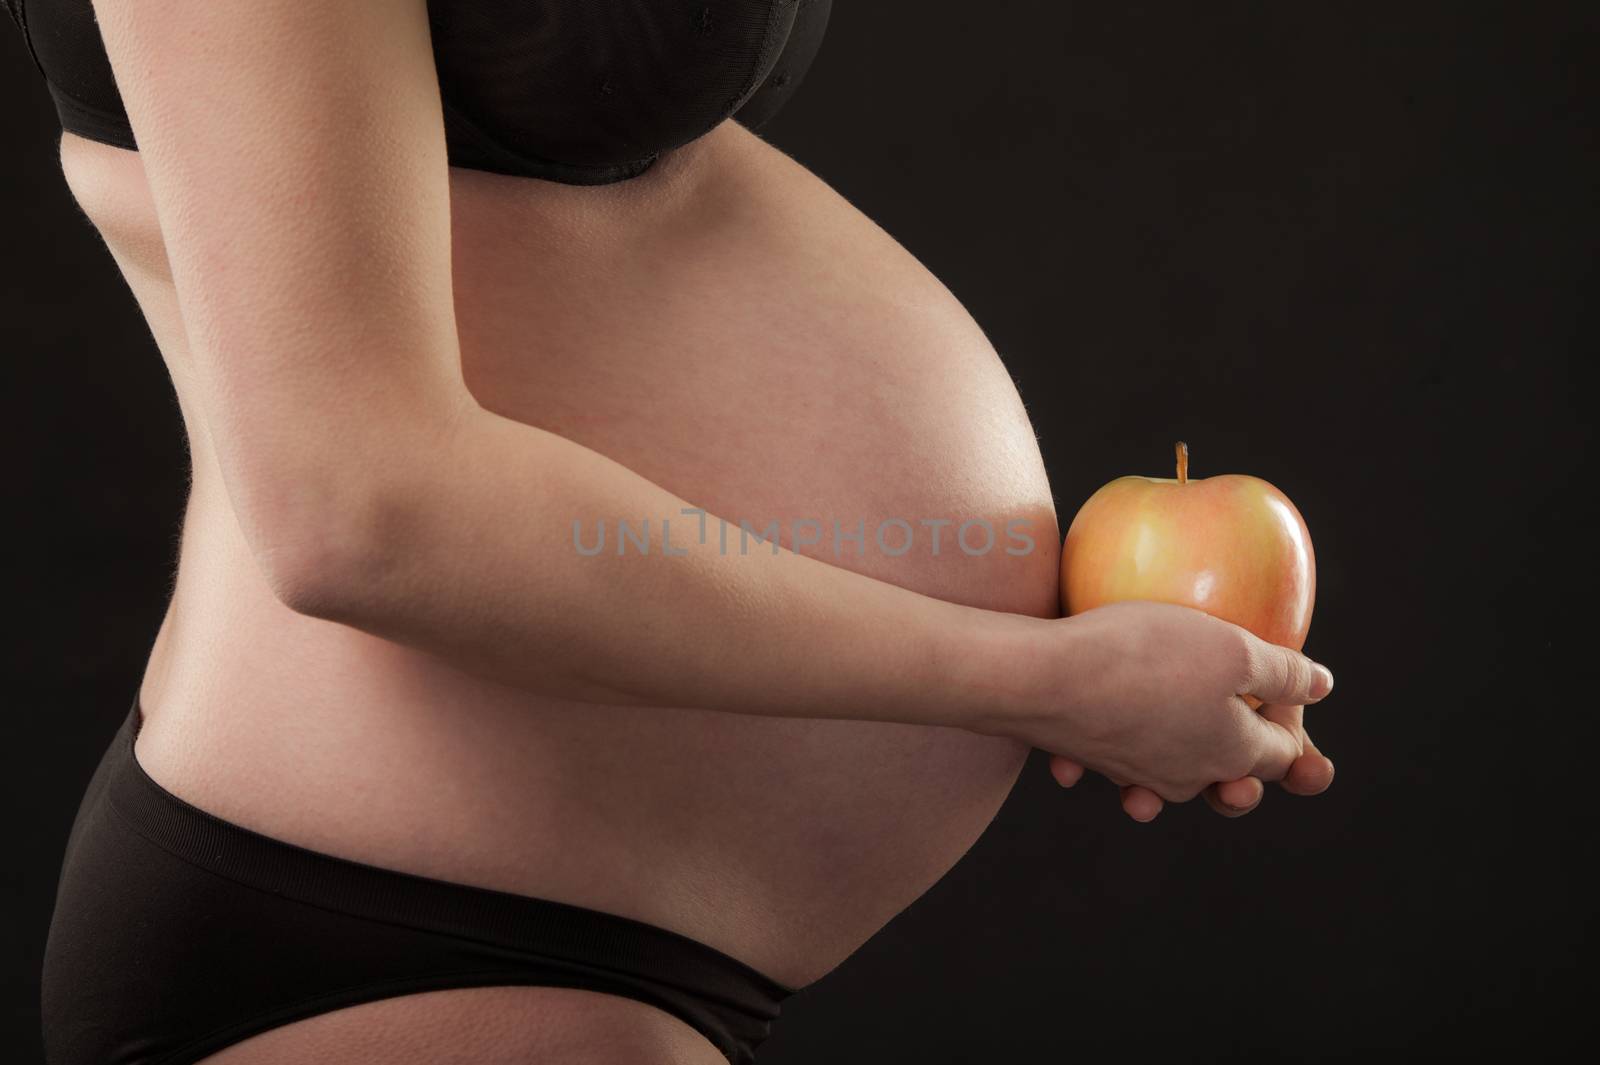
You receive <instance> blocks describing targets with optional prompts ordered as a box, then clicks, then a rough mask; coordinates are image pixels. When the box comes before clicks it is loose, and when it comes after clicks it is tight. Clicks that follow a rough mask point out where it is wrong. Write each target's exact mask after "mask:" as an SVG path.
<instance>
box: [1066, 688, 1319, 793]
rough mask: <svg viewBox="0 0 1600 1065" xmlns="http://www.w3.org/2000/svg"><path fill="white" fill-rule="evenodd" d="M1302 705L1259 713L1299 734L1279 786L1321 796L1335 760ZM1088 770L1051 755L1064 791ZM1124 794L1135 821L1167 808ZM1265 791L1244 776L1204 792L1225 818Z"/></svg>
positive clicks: (1146, 790)
mask: <svg viewBox="0 0 1600 1065" xmlns="http://www.w3.org/2000/svg"><path fill="white" fill-rule="evenodd" d="M1304 710H1305V707H1303V706H1263V707H1261V709H1260V710H1258V711H1256V712H1257V713H1259V714H1262V715H1264V716H1266V717H1268V718H1270V719H1272V720H1274V721H1277V722H1278V723H1279V724H1280V725H1283V726H1284V727H1285V728H1287V729H1290V730H1291V731H1298V733H1299V735H1300V738H1301V740H1302V742H1303V743H1304V745H1305V751H1304V753H1303V754H1301V755H1300V757H1299V758H1296V759H1295V761H1294V765H1293V766H1291V767H1290V768H1289V774H1288V775H1287V776H1285V777H1284V778H1283V779H1282V780H1280V781H1278V784H1279V785H1280V786H1281V787H1282V788H1283V790H1284V791H1287V792H1288V793H1289V794H1291V795H1320V794H1322V793H1323V792H1324V791H1327V790H1328V788H1329V787H1330V786H1331V785H1332V784H1333V761H1332V760H1331V759H1329V758H1328V756H1327V755H1325V754H1323V753H1322V752H1321V751H1319V750H1318V749H1317V745H1316V744H1315V743H1313V742H1312V740H1311V735H1310V733H1308V732H1306V731H1305V727H1304V725H1303V724H1302V715H1303V712H1304ZM1084 772H1085V769H1084V767H1083V766H1081V765H1079V764H1078V763H1077V762H1074V761H1073V760H1072V759H1070V758H1063V757H1062V756H1061V755H1059V754H1053V755H1051V756H1050V775H1051V776H1053V777H1054V778H1055V781H1056V783H1057V784H1060V785H1061V786H1062V787H1063V788H1070V787H1072V786H1073V785H1075V784H1077V783H1078V781H1080V780H1082V779H1083V774H1084ZM1120 790H1121V792H1122V809H1123V811H1124V812H1125V813H1127V815H1128V816H1129V817H1131V818H1133V819H1134V820H1135V821H1153V820H1155V818H1156V815H1157V814H1159V813H1160V812H1161V810H1162V808H1163V807H1164V806H1165V805H1166V803H1165V802H1163V801H1162V799H1161V796H1159V795H1157V794H1156V793H1155V792H1153V791H1151V790H1150V789H1149V788H1142V787H1139V786H1138V785H1136V784H1135V785H1128V786H1125V787H1123V788H1122V789H1120ZM1265 794H1266V788H1265V786H1264V785H1263V784H1262V783H1261V780H1260V779H1259V778H1257V777H1244V778H1242V779H1240V780H1230V781H1226V782H1224V783H1221V784H1212V785H1211V786H1210V787H1208V788H1206V789H1205V791H1203V792H1201V795H1202V796H1203V797H1204V798H1205V800H1206V805H1208V806H1210V807H1211V808H1212V809H1213V810H1215V811H1216V812H1217V813H1219V814H1221V815H1222V816H1223V817H1243V816H1244V815H1245V814H1247V813H1250V812H1251V811H1252V810H1254V809H1255V808H1256V807H1257V806H1259V805H1260V804H1261V800H1262V798H1263V797H1264V796H1265Z"/></svg>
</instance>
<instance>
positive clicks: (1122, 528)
mask: <svg viewBox="0 0 1600 1065" xmlns="http://www.w3.org/2000/svg"><path fill="white" fill-rule="evenodd" d="M1176 447H1177V455H1178V476H1177V477H1176V478H1168V477H1136V476H1129V477H1118V478H1117V479H1116V480H1114V481H1112V482H1111V483H1110V484H1107V485H1105V486H1104V487H1102V488H1101V489H1100V490H1099V491H1097V492H1095V494H1094V495H1092V496H1090V497H1089V499H1088V501H1087V502H1086V503H1084V504H1083V506H1082V507H1081V508H1080V509H1079V510H1078V513H1077V516H1075V517H1074V518H1073V519H1072V525H1071V526H1070V527H1069V528H1068V529H1067V538H1066V542H1065V543H1064V544H1063V546H1062V549H1061V604H1062V606H1063V608H1064V609H1065V610H1066V612H1067V613H1068V614H1080V613H1082V612H1083V611H1085V610H1092V609H1094V608H1095V607H1097V606H1104V605H1105V604H1107V603H1115V602H1120V601H1123V600H1127V599H1151V600H1155V601H1157V602H1163V603H1179V604H1182V605H1183V606H1190V607H1194V608H1196V609H1198V610H1204V611H1205V612H1206V613H1208V614H1211V615H1213V616H1214V617H1219V618H1222V619H1223V620H1225V621H1231V622H1233V623H1234V624H1235V625H1241V626H1243V627H1244V628H1246V629H1249V630H1250V631H1251V632H1253V633H1255V634H1256V635H1257V636H1259V637H1261V638H1262V639H1263V640H1268V641H1270V642H1272V643H1277V644H1283V645H1284V646H1286V647H1292V648H1294V649H1295V650H1296V651H1298V650H1301V649H1302V648H1303V647H1304V646H1305V642H1306V632H1307V631H1308V630H1309V629H1310V628H1311V606H1312V601H1313V600H1314V599H1315V597H1316V588H1317V568H1316V557H1315V555H1313V554H1312V551H1311V533H1310V531H1309V530H1307V528H1306V523H1305V519H1304V518H1302V517H1301V516H1300V512H1299V511H1298V510H1296V509H1295V505H1294V504H1293V503H1291V502H1289V497H1288V496H1286V495H1284V494H1283V493H1282V492H1280V491H1278V489H1276V488H1274V487H1273V486H1272V485H1271V484H1268V483H1267V482H1266V481H1263V480H1262V479H1261V478H1259V477H1251V476H1248V475H1246V474H1238V473H1227V474H1222V475H1220V476H1216V477H1201V478H1196V479H1194V480H1191V479H1190V478H1189V448H1188V445H1186V444H1184V443H1182V442H1181V441H1180V442H1179V443H1178V444H1177V445H1176ZM1250 701H1251V702H1252V703H1254V702H1255V700H1253V699H1252V700H1250Z"/></svg>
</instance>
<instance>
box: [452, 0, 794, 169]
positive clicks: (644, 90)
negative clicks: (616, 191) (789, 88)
mask: <svg viewBox="0 0 1600 1065" xmlns="http://www.w3.org/2000/svg"><path fill="white" fill-rule="evenodd" d="M801 6H802V0H710V2H707V0H695V2H690V0H603V2H595V0H542V2H532V3H530V2H529V0H432V2H431V3H430V4H429V21H430V24H431V27H432V31H433V49H434V55H435V57H436V61H437V65H438V71H439V85H440V91H441V93H442V95H443V96H444V98H445V99H446V100H448V101H449V104H450V107H451V108H452V109H453V110H454V112H455V116H454V122H455V123H456V124H457V125H460V126H469V125H470V126H471V127H473V128H474V129H475V130H476V134H477V135H478V136H479V137H482V138H488V139H490V140H492V141H493V142H494V143H495V144H496V145H498V146H499V147H500V148H502V149H504V150H505V151H508V152H510V153H513V154H514V155H517V156H522V157H525V158H530V159H540V160H548V161H553V162H559V163H561V164H566V165H569V166H575V167H590V168H622V169H628V168H629V165H630V164H638V163H641V162H648V160H650V159H653V158H654V157H655V156H656V155H658V154H660V153H661V152H664V151H668V150H670V149H673V148H676V147H678V146H680V145H683V144H686V143H688V142H689V141H691V140H693V139H695V138H696V137H698V136H700V135H702V134H704V133H706V132H707V131H709V130H710V129H711V128H713V127H714V126H716V125H717V124H718V123H720V122H722V121H723V120H724V119H726V118H728V117H730V116H731V115H733V114H734V113H735V112H736V111H738V110H739V109H740V108H741V107H742V106H743V105H744V104H745V102H746V101H747V100H749V99H750V97H751V96H752V95H753V94H754V93H755V92H756V90H757V89H758V88H761V87H762V83H763V82H764V81H765V79H766V78H767V76H768V75H769V74H770V73H771V72H772V70H773V67H774V66H775V65H776V64H777V62H778V60H779V57H780V55H782V54H783V51H784V45H785V44H786V43H787V41H788V39H789V34H790V31H791V30H792V29H793V27H794V24H795V16H796V12H797V11H798V10H799V9H800V7H801Z"/></svg>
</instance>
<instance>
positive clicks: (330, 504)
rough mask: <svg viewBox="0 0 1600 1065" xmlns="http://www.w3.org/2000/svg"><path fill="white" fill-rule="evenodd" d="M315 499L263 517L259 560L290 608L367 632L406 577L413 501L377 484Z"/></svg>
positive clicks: (269, 581) (274, 590) (259, 529)
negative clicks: (366, 626) (366, 625)
mask: <svg viewBox="0 0 1600 1065" xmlns="http://www.w3.org/2000/svg"><path fill="white" fill-rule="evenodd" d="M308 495H309V493H306V494H304V495H302V496H301V498H299V499H298V500H296V501H295V502H294V503H293V504H291V505H287V506H281V507H277V508H273V509H272V510H270V511H268V512H267V514H265V515H263V516H262V517H261V518H260V519H258V521H257V522H256V523H255V524H256V525H257V533H256V535H255V536H253V537H252V538H251V539H252V540H253V541H254V544H253V547H254V554H255V557H256V561H257V563H258V564H259V566H260V568H261V571H262V575H263V576H264V578H265V579H266V583H267V586H268V587H269V588H270V589H271V591H272V594H273V596H274V597H275V598H276V599H277V600H278V601H279V602H280V603H282V604H283V605H284V606H286V607H288V608H289V609H290V610H292V611H294V612H295V613H297V614H303V615H306V616H307V617H315V618H321V619H323V620H327V621H337V622H342V623H344V624H350V625H356V626H357V627H364V626H365V624H367V623H370V622H371V620H372V619H373V617H374V615H375V614H377V613H381V612H382V611H383V610H384V609H386V607H385V605H384V604H385V603H391V602H393V601H394V599H395V595H394V593H395V590H396V589H397V587H399V586H401V585H403V583H404V581H405V579H406V578H405V576H404V575H403V574H402V573H401V572H400V567H401V563H402V562H403V561H405V560H407V559H408V558H409V557H410V556H411V555H412V552H411V551H410V549H409V548H408V546H407V544H408V532H407V530H409V529H411V528H412V527H413V522H412V521H411V520H410V519H409V517H408V515H409V514H411V513H412V512H413V510H414V497H411V496H409V495H408V494H407V493H404V492H397V491H396V490H394V489H393V488H392V487H380V486H378V485H375V484H362V485H357V486H354V487H348V486H347V487H345V488H344V489H342V490H341V491H338V492H324V493H319V494H318V495H319V496H320V498H307V496H308Z"/></svg>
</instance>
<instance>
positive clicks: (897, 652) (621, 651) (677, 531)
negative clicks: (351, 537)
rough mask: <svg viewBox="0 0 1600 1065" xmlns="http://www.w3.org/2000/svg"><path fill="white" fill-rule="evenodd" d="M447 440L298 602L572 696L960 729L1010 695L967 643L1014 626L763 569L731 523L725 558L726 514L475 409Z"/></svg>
mask: <svg viewBox="0 0 1600 1065" xmlns="http://www.w3.org/2000/svg"><path fill="white" fill-rule="evenodd" d="M445 439H446V440H447V441H448V442H447V443H444V444H442V445H441V446H436V447H431V448H428V449H427V450H426V452H425V453H423V454H416V455H409V456H406V457H405V462H404V463H403V465H404V466H406V467H407V472H406V473H405V475H404V476H403V477H399V478H397V479H395V480H394V481H393V483H394V484H395V485H397V486H399V487H398V488H397V489H395V490H394V491H393V495H392V497H391V498H387V499H384V500H382V501H381V502H379V503H375V504H372V505H370V506H367V507H365V510H366V511H367V512H368V513H371V514H375V515H379V516H381V520H377V521H374V522H373V524H372V535H369V536H366V537H364V538H362V539H361V543H362V546H361V548H360V556H361V557H360V558H358V559H351V558H349V557H340V555H339V554H338V553H337V552H334V553H330V554H326V555H323V556H321V558H320V562H319V565H320V566H321V568H322V570H323V572H322V573H321V574H319V575H318V576H316V577H315V578H314V579H312V580H310V581H307V582H302V583H304V584H306V585H307V586H309V587H313V588H315V591H314V592H313V593H310V594H307V595H305V596H304V597H303V601H302V602H300V603H298V604H294V603H292V604H291V605H296V608H297V609H301V610H303V612H306V613H310V614H314V615H317V616H322V617H327V618H329V619H331V620H336V621H341V622H344V623H346V624H350V625H352V626H354V627H357V628H360V629H363V630H365V631H369V632H372V633H374V634H377V635H380V636H383V637H386V638H389V639H392V640H395V641H397V642H400V643H403V644H407V645H410V646H414V647H418V648H420V649H423V650H426V651H429V652H432V653H434V654H436V655H438V656H440V657H442V658H444V659H446V660H448V661H450V662H451V663H452V664H454V665H457V666H458V667H459V668H462V669H464V670H466V671H468V672H472V673H475V674H478V675H481V676H486V677H489V678H491V679H495V680H498V681H502V682H505V683H508V684H512V685H515V686H518V687H522V688H526V689H529V690H531V691H537V692H540V693H542V694H546V695H550V696H553V697H558V698H571V699H577V700H582V701H592V702H611V703H649V704H659V705H668V706H693V707H702V708H706V709H714V710H725V711H732V712H737V713H746V714H761V715H774V716H796V717H824V718H830V717H831V718H856V719H866V720H881V721H901V722H914V723H920V724H938V725H952V726H958V727H960V726H964V725H968V724H969V723H971V722H972V721H974V720H975V719H976V717H975V715H976V714H977V713H978V712H979V711H980V709H981V708H980V706H979V705H978V704H980V703H982V702H983V701H984V700H985V699H986V698H987V692H988V691H989V690H990V689H991V688H992V687H993V686H994V685H995V684H999V683H1004V678H1003V677H1000V676H998V675H997V674H996V672H995V671H996V670H997V669H1000V668H1002V664H1001V663H999V662H997V661H995V657H996V656H995V651H994V648H993V647H992V646H985V647H984V649H983V650H982V651H980V650H978V646H979V645H985V644H989V643H991V642H992V640H993V637H994V635H995V634H998V633H1000V632H1002V631H1003V632H1015V631H1017V630H1016V628H1015V626H1016V624H1017V623H1018V622H1020V621H1022V620H1023V619H1021V618H1019V617H1013V616H1011V615H1001V614H996V613H992V612H989V611H983V610H978V609H975V608H971V607H966V606H961V605H957V604H954V603H950V602H946V601H944V600H940V599H935V598H932V597H929V596H924V595H921V594H918V593H916V592H913V591H910V590H907V589H905V588H901V587H898V586H896V585H893V584H889V583H886V582H883V581H880V580H876V579H874V578H871V577H867V576H863V575H861V574H858V573H853V572H851V571H849V570H846V569H843V568H840V567H837V566H833V565H830V564H828V563H827V562H824V561H820V560H818V559H814V558H807V557H804V556H802V555H800V554H796V553H794V552H791V551H789V550H786V549H780V550H778V551H777V553H776V554H774V553H773V551H772V548H771V546H770V544H768V543H760V542H757V541H754V540H749V541H744V540H742V538H741V530H740V528H739V526H738V524H737V523H736V522H735V523H733V524H731V525H730V526H729V531H730V535H729V536H728V538H727V543H726V546H724V543H723V539H722V536H721V525H720V522H719V518H718V516H716V515H710V514H704V513H703V512H701V511H699V510H697V509H695V507H694V504H693V503H692V502H691V501H688V500H684V499H681V498H679V497H677V496H675V495H673V494H672V493H671V492H668V491H666V490H665V489H663V488H661V487H659V486H658V485H655V484H654V483H652V482H650V481H649V480H647V479H646V478H644V477H642V476H640V475H638V474H636V473H633V472H632V471H630V470H629V469H627V468H626V467H624V466H622V465H620V464H619V463H617V462H614V461H612V460H610V459H608V458H606V457H604V456H602V455H600V454H598V453H596V452H594V451H592V450H590V449H588V448H585V447H583V446H581V445H579V444H576V443H574V442H571V441H569V440H566V439H564V438H562V437H560V436H557V435H554V434H552V433H549V432H546V431H543V430H540V429H537V428H533V427H530V426H527V425H524V424H522V423H520V422H516V421H513V420H510V419H507V418H503V417H500V416H498V415H495V414H492V413H490V412H487V411H483V410H481V409H479V408H476V407H474V408H472V409H471V410H470V411H468V412H467V413H465V414H464V415H463V416H462V417H461V418H460V419H459V420H458V421H457V422H456V424H455V426H454V430H453V431H452V432H450V433H449V434H448V435H447V436H446V438H445ZM397 461H398V460H397ZM619 521H621V522H626V523H628V526H629V529H630V531H631V537H630V539H628V540H627V541H625V542H619V540H620V533H619ZM574 523H577V524H578V530H577V532H576V533H575V530H574ZM602 527H603V528H604V529H605V541H604V547H603V549H600V550H598V551H597V550H595V549H596V545H597V537H598V536H599V535H600V532H599V531H600V529H601V528H602ZM646 528H647V529H648V532H647V533H646V532H644V530H645V529H646ZM646 535H647V536H648V540H647V541H644V542H643V543H642V542H641V541H642V540H643V537H644V536H646ZM312 557H313V558H316V557H318V556H317V555H315V554H313V556H312ZM1002 618H1004V619H1006V620H1005V622H1004V623H1000V624H996V622H999V619H1002ZM1029 620H1031V619H1029Z"/></svg>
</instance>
